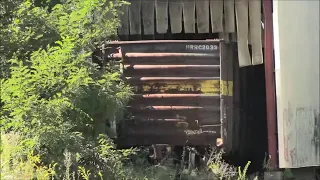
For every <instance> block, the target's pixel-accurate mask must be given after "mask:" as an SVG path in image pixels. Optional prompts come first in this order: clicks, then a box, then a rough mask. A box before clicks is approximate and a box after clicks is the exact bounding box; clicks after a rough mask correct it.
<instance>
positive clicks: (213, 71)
mask: <svg viewBox="0 0 320 180" xmlns="http://www.w3.org/2000/svg"><path fill="white" fill-rule="evenodd" d="M109 45H110V46H115V47H116V46H119V47H120V48H119V52H118V53H115V54H113V57H116V58H117V57H118V58H122V62H123V67H124V68H123V69H124V70H123V75H124V76H125V77H126V79H127V82H128V83H130V85H131V86H132V87H133V90H134V93H135V95H134V96H133V99H132V100H131V101H130V103H129V105H128V111H129V112H130V113H131V115H132V120H128V121H126V122H125V127H124V128H123V129H124V131H123V132H121V134H122V136H121V137H120V138H122V140H121V141H122V142H121V143H124V144H126V145H150V144H172V145H185V144H190V145H209V144H212V145H215V144H216V139H217V138H223V139H226V135H227V133H226V132H227V131H228V130H227V129H226V128H227V121H228V119H227V118H226V117H227V116H226V113H229V110H228V111H227V110H225V109H229V108H227V104H230V102H228V97H231V96H232V91H233V88H232V78H230V77H231V76H232V75H231V76H230V74H228V73H227V72H224V71H227V69H226V68H227V64H229V62H228V61H223V60H222V59H221V58H224V59H227V58H231V57H229V56H228V55H227V53H224V54H223V55H220V49H223V48H224V46H223V45H221V44H220V42H219V41H213V40H210V41H209V40H205V41H144V42H143V41H140V42H139V41H135V42H132V41H131V42H115V43H112V44H109ZM221 62H223V63H221ZM231 65H232V64H231ZM222 66H225V67H223V68H222V69H221V67H222ZM231 67H232V66H230V68H231ZM221 78H222V81H221V80H220V79H221ZM221 100H222V101H221ZM220 101H221V102H220ZM221 103H222V105H223V104H225V105H224V106H221ZM220 108H222V109H220ZM221 110H222V111H221ZM221 114H223V116H221ZM221 117H222V118H221ZM224 124H225V125H224Z"/></svg>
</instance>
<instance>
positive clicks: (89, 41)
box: [0, 0, 131, 162]
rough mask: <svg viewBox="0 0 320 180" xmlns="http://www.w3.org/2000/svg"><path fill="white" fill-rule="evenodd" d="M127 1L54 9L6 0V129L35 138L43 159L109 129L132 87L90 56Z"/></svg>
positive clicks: (2, 49)
mask: <svg viewBox="0 0 320 180" xmlns="http://www.w3.org/2000/svg"><path fill="white" fill-rule="evenodd" d="M123 3H124V2H123V1H121V0H67V1H64V2H61V3H58V4H56V5H55V6H54V7H52V3H51V1H48V4H46V3H44V2H41V3H40V2H38V1H31V0H25V1H22V0H21V1H18V0H16V1H15V2H14V4H15V7H11V4H12V3H11V1H9V0H4V4H5V5H6V9H5V12H4V14H6V16H5V17H4V18H1V19H0V21H1V25H0V39H1V41H2V42H1V45H0V54H1V55H0V58H1V59H0V60H1V61H0V63H1V65H2V64H3V65H5V66H7V67H10V68H8V69H9V70H10V71H6V72H5V73H4V74H0V77H1V78H3V79H1V103H2V104H1V105H2V106H1V111H0V112H1V114H0V117H1V125H0V126H1V130H3V131H17V132H20V134H21V135H22V136H23V137H24V138H25V140H28V139H32V140H33V141H36V143H35V144H34V146H33V147H32V148H35V149H37V150H38V152H39V154H41V155H42V160H43V161H45V162H51V161H53V160H54V161H62V159H63V153H62V152H63V150H64V149H65V148H67V149H69V150H70V151H72V152H81V151H84V149H86V148H85V146H86V145H87V144H94V143H93V142H92V141H93V140H95V135H96V134H99V133H103V134H106V133H107V132H108V130H107V125H106V124H107V121H108V120H109V121H112V122H114V121H117V120H119V119H117V116H118V115H119V114H121V112H122V109H123V107H124V106H125V104H126V102H127V100H128V98H129V97H130V95H131V93H130V88H129V87H128V86H126V85H125V84H124V82H122V81H121V80H120V78H119V77H120V74H119V73H118V72H115V71H113V70H110V71H108V72H100V71H99V70H97V68H96V66H95V65H94V64H91V63H90V59H91V53H92V51H93V48H94V47H96V45H98V44H101V43H102V42H103V41H104V40H105V39H106V38H108V37H110V36H112V35H114V34H115V33H116V29H117V26H118V25H119V20H118V19H117V18H116V17H117V14H118V11H119V7H120V6H121V5H122V4H123ZM53 4H54V3H53ZM9 5H10V8H8V7H7V6H9ZM49 9H50V11H49ZM2 22H3V23H2ZM110 69H113V68H110ZM28 148H31V146H29V145H28ZM127 154H128V152H125V153H124V155H127Z"/></svg>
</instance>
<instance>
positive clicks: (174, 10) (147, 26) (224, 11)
mask: <svg viewBox="0 0 320 180" xmlns="http://www.w3.org/2000/svg"><path fill="white" fill-rule="evenodd" d="M128 1H129V2H130V3H131V5H129V6H128V7H125V8H123V11H124V14H123V16H122V17H121V24H122V26H121V27H120V28H119V31H118V33H119V35H141V34H143V35H155V34H166V33H172V34H179V33H188V34H190V33H191V34H192V33H219V38H220V39H224V40H225V41H229V40H232V41H237V42H238V47H239V65H240V66H241V67H243V66H249V65H258V64H263V55H262V25H261V24H262V23H261V17H262V12H261V9H262V8H261V0H128ZM249 44H251V45H252V53H251V54H250V53H249V48H248V45H249Z"/></svg>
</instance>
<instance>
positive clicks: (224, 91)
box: [220, 81, 233, 96]
mask: <svg viewBox="0 0 320 180" xmlns="http://www.w3.org/2000/svg"><path fill="white" fill-rule="evenodd" d="M220 90H221V95H223V96H233V81H220Z"/></svg>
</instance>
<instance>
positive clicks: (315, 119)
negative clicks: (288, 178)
mask: <svg viewBox="0 0 320 180" xmlns="http://www.w3.org/2000/svg"><path fill="white" fill-rule="evenodd" d="M273 18H274V44H275V66H276V67H275V71H276V94H277V111H278V112H277V113H278V133H279V136H278V137H279V139H278V142H279V161H280V167H281V168H296V167H309V166H319V165H320V117H319V101H320V88H319V82H320V79H319V76H320V74H319V70H320V68H319V65H320V64H319V61H320V60H319V21H320V20H319V0H304V1H303V0H299V1H297V0H295V1H294V0H293V1H292V0H275V1H274V14H273Z"/></svg>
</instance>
